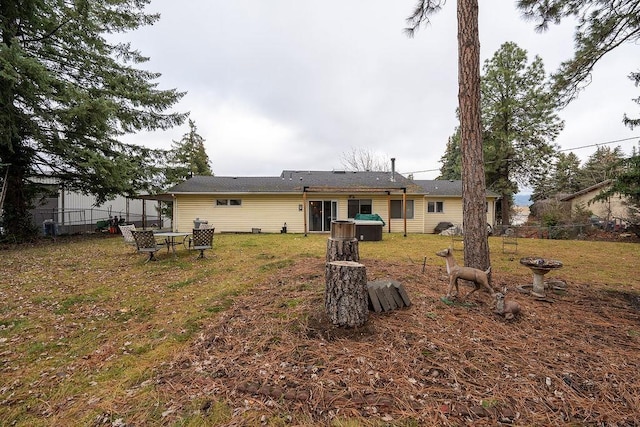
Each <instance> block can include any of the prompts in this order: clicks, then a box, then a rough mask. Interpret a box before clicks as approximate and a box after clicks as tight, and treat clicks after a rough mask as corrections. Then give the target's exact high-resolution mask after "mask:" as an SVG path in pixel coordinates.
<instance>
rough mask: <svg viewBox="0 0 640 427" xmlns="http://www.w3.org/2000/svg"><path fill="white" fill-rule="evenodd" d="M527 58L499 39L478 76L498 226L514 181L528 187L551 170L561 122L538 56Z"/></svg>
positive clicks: (507, 210)
mask: <svg viewBox="0 0 640 427" xmlns="http://www.w3.org/2000/svg"><path fill="white" fill-rule="evenodd" d="M527 62H528V60H527V52H526V51H525V50H524V49H521V48H519V47H518V46H517V45H516V44H515V43H512V42H507V43H504V44H503V45H502V46H501V47H500V49H498V51H496V53H495V54H494V55H493V57H492V58H491V59H489V60H487V61H486V62H485V64H484V73H483V76H482V78H481V82H482V121H483V131H484V138H483V139H484V147H485V157H484V158H485V161H486V166H485V170H486V174H487V186H488V187H489V188H490V189H491V190H493V191H495V192H497V193H499V194H500V195H501V196H502V197H501V202H502V203H501V215H500V217H501V219H502V223H503V224H509V223H510V218H509V217H510V210H511V200H512V197H513V195H514V194H515V193H517V192H518V184H519V183H520V184H524V185H529V184H531V183H532V181H534V180H535V178H536V177H540V176H543V175H545V174H546V173H547V172H548V171H549V170H550V169H551V165H552V160H553V158H554V154H555V153H556V150H557V147H556V146H555V145H554V144H553V140H554V139H555V138H556V137H557V135H558V134H559V133H560V130H562V128H563V126H564V123H563V122H562V120H560V118H559V117H558V115H557V114H556V113H555V110H556V108H557V105H556V103H555V99H554V98H553V96H551V93H550V91H549V89H548V87H547V83H546V75H545V71H544V65H543V63H542V59H541V58H540V57H538V56H536V57H535V58H534V59H533V61H532V62H531V63H530V64H527Z"/></svg>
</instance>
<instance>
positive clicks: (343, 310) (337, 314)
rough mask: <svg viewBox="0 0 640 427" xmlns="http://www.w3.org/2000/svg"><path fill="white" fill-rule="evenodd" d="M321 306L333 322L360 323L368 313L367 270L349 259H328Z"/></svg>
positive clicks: (340, 324) (356, 325) (354, 325)
mask: <svg viewBox="0 0 640 427" xmlns="http://www.w3.org/2000/svg"><path fill="white" fill-rule="evenodd" d="M325 279H326V286H325V291H324V306H325V309H326V311H327V315H328V316H329V320H330V321H331V323H333V324H334V325H336V326H346V327H350V328H354V327H358V326H362V325H364V324H365V323H366V321H367V316H368V314H369V301H368V295H369V294H368V291H367V270H366V268H365V266H364V265H363V264H360V263H357V262H353V261H332V262H328V263H327V266H326V270H325Z"/></svg>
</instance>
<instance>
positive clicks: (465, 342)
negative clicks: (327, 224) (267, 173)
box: [0, 234, 640, 426]
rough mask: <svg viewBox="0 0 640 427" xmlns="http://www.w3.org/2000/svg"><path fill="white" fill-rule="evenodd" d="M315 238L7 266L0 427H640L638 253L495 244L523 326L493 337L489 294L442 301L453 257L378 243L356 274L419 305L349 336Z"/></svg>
mask: <svg viewBox="0 0 640 427" xmlns="http://www.w3.org/2000/svg"><path fill="white" fill-rule="evenodd" d="M327 237H328V236H327V235H309V236H308V237H304V236H302V235H297V234H240V235H233V234H222V235H216V236H215V238H214V250H213V251H206V252H205V256H207V258H206V259H201V260H198V259H196V257H197V253H196V252H188V251H186V250H184V249H183V248H179V249H178V252H177V254H178V256H177V258H173V257H172V256H171V255H170V254H167V253H166V251H164V252H160V253H159V255H158V258H159V260H158V261H157V262H149V263H144V261H145V255H139V254H137V253H135V251H134V250H133V249H132V248H131V247H129V246H126V245H125V244H124V243H123V240H122V238H121V237H117V236H115V237H114V236H95V237H87V238H77V237H75V238H59V239H57V241H55V242H51V241H47V242H43V243H42V244H38V245H32V246H19V247H12V248H6V249H4V250H0V257H1V261H0V370H1V375H0V426H5V425H17V426H39V425H42V426H45V425H46V426H49V425H60V426H62V425H83V426H86V425H96V426H98V425H114V426H118V425H119V426H124V425H127V426H129V425H191V426H196V425H333V426H359V425H380V426H382V425H406V426H410V425H429V424H432V423H435V424H440V425H464V424H470V423H475V424H484V425H494V424H496V423H498V422H504V423H509V424H515V425H545V424H548V425H560V424H566V425H582V424H593V425H596V424H599V425H606V423H610V424H609V425H640V415H639V414H640V369H639V368H640V367H639V366H638V362H637V360H638V354H640V353H638V351H639V350H640V279H639V276H640V267H639V265H640V263H639V261H640V244H633V243H615V242H587V241H559V240H538V239H519V242H518V247H517V250H518V252H517V254H504V253H503V252H502V240H501V239H500V238H498V237H491V238H490V247H491V263H492V274H493V284H494V287H496V286H499V287H501V288H502V287H507V288H508V289H509V292H508V293H507V298H508V299H515V300H517V301H518V302H519V303H520V304H521V306H522V308H523V312H522V313H521V315H520V316H519V317H517V318H516V319H515V320H513V321H506V320H505V319H503V318H502V317H500V316H497V315H496V314H494V313H493V311H492V309H491V306H490V302H489V298H488V296H487V295H486V294H483V293H482V292H476V293H475V294H474V295H473V297H472V298H471V299H470V300H469V302H468V303H454V304H451V305H449V304H445V303H444V302H443V301H442V300H441V299H440V297H441V296H443V295H444V293H445V292H446V288H447V276H446V270H445V268H444V259H442V258H439V257H437V256H436V255H435V252H436V251H438V250H441V249H443V248H446V247H447V246H449V245H450V242H451V241H450V238H447V237H443V236H435V235H409V236H408V237H403V236H402V235H401V234H384V236H383V239H384V240H383V241H381V242H361V243H360V257H361V262H362V263H363V264H364V265H365V266H366V267H367V276H368V278H369V280H375V279H381V278H392V279H395V280H399V281H400V282H401V283H403V284H404V285H405V286H406V288H407V290H408V292H409V295H410V297H411V299H412V305H411V307H409V308H408V309H404V310H397V311H394V312H392V313H385V314H373V313H372V314H370V316H369V321H368V322H367V325H366V326H365V327H363V328H360V329H357V330H342V329H339V328H333V327H332V326H331V325H328V324H327V321H326V318H324V316H323V290H324V260H325V250H326V242H327ZM456 255H457V259H458V262H459V263H462V251H457V252H456ZM525 256H541V257H546V258H553V259H557V260H560V261H562V262H563V263H564V267H563V268H562V269H560V270H556V271H552V272H551V273H549V274H548V276H547V277H546V278H547V279H551V278H553V279H560V280H562V281H564V282H566V283H567V290H566V292H558V293H551V295H550V298H549V301H546V302H545V301H536V300H534V299H532V297H530V296H528V295H524V294H521V293H519V292H517V290H516V286H517V285H522V284H530V283H531V281H532V274H531V271H530V270H529V269H527V268H525V267H523V266H522V265H520V263H519V259H520V258H521V257H525ZM425 257H426V266H424V267H423V262H424V260H425ZM462 288H465V287H464V286H462V287H461V290H462Z"/></svg>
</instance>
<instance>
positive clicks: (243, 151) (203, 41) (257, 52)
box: [126, 0, 640, 179]
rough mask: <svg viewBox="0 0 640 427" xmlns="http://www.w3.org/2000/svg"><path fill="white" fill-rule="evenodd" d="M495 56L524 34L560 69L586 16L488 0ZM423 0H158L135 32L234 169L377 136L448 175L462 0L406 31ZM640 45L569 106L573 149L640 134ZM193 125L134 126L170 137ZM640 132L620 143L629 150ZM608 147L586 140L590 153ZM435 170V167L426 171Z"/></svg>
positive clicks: (412, 164) (159, 140)
mask: <svg viewBox="0 0 640 427" xmlns="http://www.w3.org/2000/svg"><path fill="white" fill-rule="evenodd" d="M480 3H481V4H480V41H481V62H482V63H484V61H485V60H486V59H487V58H490V57H491V56H492V55H493V54H494V53H495V51H496V50H497V49H498V48H499V47H500V45H501V44H503V43H504V42H507V41H513V42H515V43H517V44H518V46H520V47H521V48H524V49H526V50H527V51H528V54H529V58H530V60H531V59H532V58H533V56H534V55H539V56H541V57H542V59H543V61H544V64H545V67H546V69H547V72H551V71H553V70H555V69H556V68H557V66H558V65H559V64H560V62H561V61H562V60H564V59H567V58H569V57H570V56H571V54H572V48H573V39H572V36H573V26H572V25H571V24H570V23H568V25H563V26H561V27H557V26H556V27H552V28H551V29H550V30H549V31H548V32H546V33H543V34H539V33H536V32H535V31H534V23H533V22H526V21H524V20H522V19H521V18H520V14H519V12H518V11H516V9H515V6H514V4H515V2H513V1H504V0H502V1H500V0H482V1H481V2H480ZM414 6H415V1H414V0H386V1H382V0H366V1H365V0H339V1H338V0H325V1H321V2H319V1H314V2H311V1H307V0H296V1H292V0H269V1H263V0H233V1H229V0H188V1H180V2H178V1H175V0H153V1H152V3H151V5H150V6H149V7H148V9H147V11H148V12H160V13H161V15H162V16H161V19H160V21H159V22H158V23H156V24H155V25H153V26H151V27H146V28H144V29H143V30H140V31H138V32H136V33H131V34H128V35H127V36H126V38H127V39H128V40H130V41H131V42H132V44H133V47H135V48H136V49H138V50H140V51H141V52H142V53H143V54H144V55H146V56H149V57H150V58H151V60H150V62H149V63H147V64H144V67H145V68H146V69H149V70H151V71H155V72H159V73H162V77H161V78H160V79H159V80H158V82H159V84H160V87H161V88H164V89H168V88H177V89H179V90H181V91H187V92H188V93H187V95H185V96H184V98H183V99H182V100H181V102H180V104H179V105H178V110H180V111H190V113H191V115H190V117H191V119H193V120H194V121H195V123H196V126H197V127H198V133H199V134H200V135H201V136H202V137H203V138H204V139H205V140H206V142H205V145H206V148H207V154H208V155H209V158H210V159H211V161H212V166H213V171H214V173H215V174H216V175H220V176H275V175H278V174H280V172H281V171H282V170H283V169H296V170H333V169H344V165H343V162H342V156H343V154H344V153H346V152H349V151H350V150H351V149H352V148H366V149H368V150H371V151H373V152H375V153H377V154H378V155H380V156H384V157H385V158H390V157H395V158H396V168H397V170H398V171H399V172H402V173H404V174H407V173H411V172H413V173H414V176H415V178H416V179H434V178H436V177H437V175H438V172H437V171H430V170H434V169H436V170H437V169H439V168H440V162H439V160H440V158H441V156H442V155H443V153H444V150H445V146H446V142H447V138H448V137H449V136H450V135H451V134H452V133H453V131H454V129H455V126H456V117H455V109H456V107H457V102H458V100H457V94H458V87H457V41H456V2H455V1H450V2H448V3H447V4H446V5H445V7H444V9H443V10H442V11H441V12H440V13H439V14H437V15H434V16H433V17H432V19H431V24H430V25H429V26H428V27H422V28H421V29H420V31H419V32H418V33H417V34H416V36H415V37H414V38H413V39H410V38H408V37H407V36H406V35H405V34H404V33H403V28H404V27H405V26H406V24H405V19H406V17H407V16H408V15H409V14H410V13H411V11H412V9H413V7H414ZM637 58H638V46H637V45H626V46H623V47H621V48H619V49H618V50H617V51H614V52H613V53H610V54H609V55H608V56H605V58H604V59H603V60H602V61H601V63H599V64H598V66H597V67H596V69H595V71H594V73H593V81H592V83H591V85H590V86H589V87H588V88H587V89H586V90H585V91H584V92H583V93H582V94H581V95H580V97H579V98H578V99H577V100H576V101H574V102H573V103H572V104H571V105H570V106H569V107H567V108H565V109H564V110H563V111H561V112H560V116H561V117H562V118H563V119H564V120H565V129H564V131H563V132H562V133H561V135H560V136H559V138H558V139H557V140H556V142H557V143H558V144H559V145H560V146H561V148H562V149H571V148H575V147H581V146H585V145H592V144H599V143H605V142H609V141H614V140H622V139H626V138H631V137H635V136H638V135H640V132H639V131H638V130H637V129H636V131H631V130H629V129H628V128H626V127H625V126H624V125H623V124H622V117H623V114H624V113H625V112H626V113H627V114H629V115H631V116H635V117H637V116H640V107H639V106H638V105H637V104H635V103H633V102H632V98H636V97H638V96H639V95H640V89H637V88H635V87H634V85H633V82H632V81H631V80H629V79H628V78H627V76H628V75H629V73H630V72H632V71H638V63H637ZM187 131H188V126H187V124H185V125H183V126H181V127H176V128H174V129H172V130H170V131H166V132H157V133H153V134H138V135H135V136H130V137H128V138H127V139H126V141H127V142H135V143H138V144H141V145H146V146H150V147H154V148H170V146H171V141H172V140H179V139H180V138H181V136H182V135H183V134H185V133H186V132H187ZM635 144H638V138H636V139H634V140H630V141H621V142H620V143H617V144H611V145H610V146H611V147H615V146H616V145H620V146H621V147H622V148H623V150H624V151H625V152H626V153H629V152H630V151H631V147H632V146H633V145H635ZM594 151H595V147H591V148H585V149H579V150H576V151H574V152H575V153H576V155H578V156H579V157H580V158H581V159H582V160H585V159H586V158H587V157H588V156H589V155H591V154H593V152H594ZM426 171H430V172H426Z"/></svg>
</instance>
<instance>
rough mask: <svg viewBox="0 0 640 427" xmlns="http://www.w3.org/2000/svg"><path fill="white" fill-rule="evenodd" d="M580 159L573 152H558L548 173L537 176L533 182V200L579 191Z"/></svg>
mask: <svg viewBox="0 0 640 427" xmlns="http://www.w3.org/2000/svg"><path fill="white" fill-rule="evenodd" d="M579 174H580V159H578V156H576V155H575V154H574V153H572V152H570V153H568V154H565V153H558V155H557V158H556V161H555V164H554V165H553V168H552V171H551V173H550V174H549V175H543V176H540V177H537V178H536V179H535V180H534V181H533V182H532V184H533V189H534V190H533V194H532V199H533V200H544V199H548V198H550V197H552V196H554V195H556V194H560V193H563V194H572V193H575V192H576V191H579V190H580V189H581V188H580V182H579V180H578V177H579Z"/></svg>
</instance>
